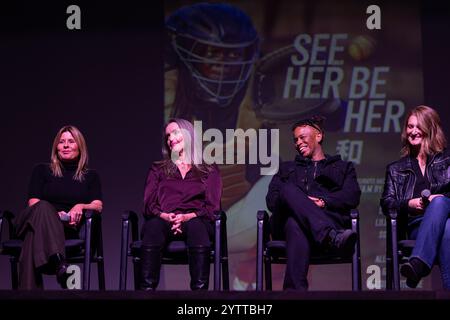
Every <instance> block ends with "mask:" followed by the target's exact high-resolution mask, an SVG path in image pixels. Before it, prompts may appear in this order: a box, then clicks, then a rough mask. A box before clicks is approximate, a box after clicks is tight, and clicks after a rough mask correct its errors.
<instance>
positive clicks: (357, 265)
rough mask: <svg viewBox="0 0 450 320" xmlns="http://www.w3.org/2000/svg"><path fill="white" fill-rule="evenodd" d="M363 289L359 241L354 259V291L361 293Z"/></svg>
mask: <svg viewBox="0 0 450 320" xmlns="http://www.w3.org/2000/svg"><path fill="white" fill-rule="evenodd" d="M361 289H362V287H361V256H360V250H359V241H358V242H357V243H356V244H355V252H354V253H353V257H352V291H361Z"/></svg>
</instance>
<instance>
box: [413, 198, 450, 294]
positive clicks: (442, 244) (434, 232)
mask: <svg viewBox="0 0 450 320" xmlns="http://www.w3.org/2000/svg"><path fill="white" fill-rule="evenodd" d="M449 214H450V199H449V198H447V197H437V198H434V199H433V200H432V201H431V203H430V204H429V205H428V207H427V208H426V210H425V213H424V214H423V216H420V217H417V218H416V219H414V220H413V221H411V222H410V224H409V226H410V228H412V232H411V233H410V237H411V239H416V245H415V247H414V249H413V252H412V254H411V258H412V257H416V258H419V259H420V260H422V261H423V262H425V263H426V264H427V265H428V267H430V270H431V268H432V267H433V264H434V262H435V261H436V259H437V260H438V261H439V267H440V270H441V278H442V285H443V287H444V288H445V289H450V219H449ZM417 224H420V225H419V226H418V227H416V228H414V226H416V225H417Z"/></svg>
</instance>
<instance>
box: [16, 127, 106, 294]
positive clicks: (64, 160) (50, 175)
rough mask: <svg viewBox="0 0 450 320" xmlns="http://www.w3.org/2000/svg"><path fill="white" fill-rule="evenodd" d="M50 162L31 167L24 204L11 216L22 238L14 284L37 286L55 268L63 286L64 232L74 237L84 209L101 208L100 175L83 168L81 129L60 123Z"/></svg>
mask: <svg viewBox="0 0 450 320" xmlns="http://www.w3.org/2000/svg"><path fill="white" fill-rule="evenodd" d="M50 161H51V163H50V164H48V163H42V164H38V165H36V166H35V167H34V169H33V173H32V175H31V180H30V183H29V190H28V207H27V208H26V209H25V210H23V211H22V212H20V213H19V214H18V215H17V217H16V218H15V220H14V225H15V228H16V233H17V235H18V236H19V237H20V238H22V239H23V246H22V251H21V254H20V257H19V288H20V289H28V290H30V289H38V288H42V273H43V272H46V273H48V272H50V273H55V274H56V276H57V280H58V282H59V283H60V285H61V286H62V287H63V288H65V287H66V280H67V273H66V270H67V267H68V265H67V263H66V262H65V258H64V251H65V246H64V242H65V239H66V238H78V237H79V236H78V232H79V229H80V228H79V227H80V222H81V221H82V217H83V211H84V210H95V211H98V212H100V211H101V210H102V206H103V203H102V193H101V184H100V178H99V176H98V174H97V172H96V171H94V170H91V169H88V166H87V165H88V151H87V146H86V141H85V139H84V137H83V134H82V133H81V132H80V130H78V129H77V128H76V127H74V126H70V125H69V126H64V127H62V128H61V129H60V130H59V131H58V133H57V134H56V136H55V139H54V141H53V146H52V151H51V156H50Z"/></svg>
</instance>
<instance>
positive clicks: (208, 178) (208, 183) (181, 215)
mask: <svg viewBox="0 0 450 320" xmlns="http://www.w3.org/2000/svg"><path fill="white" fill-rule="evenodd" d="M164 137H165V138H164V143H163V155H164V158H165V159H164V160H162V161H157V162H155V163H154V164H153V165H152V167H151V169H150V171H149V173H148V176H147V182H146V186H145V195H144V217H145V223H144V226H143V230H142V232H143V237H142V254H141V263H142V265H141V266H142V272H141V281H140V288H141V289H142V290H155V289H156V287H157V286H158V282H159V274H160V268H161V252H162V250H163V248H164V246H165V245H166V244H167V243H168V241H171V240H175V239H181V240H185V241H186V243H187V246H188V255H189V273H190V276H191V283H190V287H191V289H192V290H207V289H208V282H209V264H210V261H209V254H210V246H211V238H212V236H213V233H214V228H213V224H212V221H213V220H214V211H216V210H219V209H220V198H221V194H222V181H221V178H220V173H219V170H218V168H217V166H215V165H206V164H196V163H198V162H201V161H197V159H198V160H200V159H201V152H202V148H201V146H196V147H195V148H194V142H193V141H194V139H193V137H194V128H193V126H192V124H191V123H190V122H189V121H187V120H184V119H171V120H170V121H169V123H168V124H167V125H166V127H165V135H164ZM191 142H192V143H191ZM194 159H195V161H194Z"/></svg>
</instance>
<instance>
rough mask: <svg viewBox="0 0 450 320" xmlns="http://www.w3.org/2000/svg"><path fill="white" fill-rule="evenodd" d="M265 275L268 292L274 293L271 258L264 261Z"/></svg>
mask: <svg viewBox="0 0 450 320" xmlns="http://www.w3.org/2000/svg"><path fill="white" fill-rule="evenodd" d="M264 267H265V268H264V269H265V270H264V271H265V272H264V274H265V279H266V290H268V291H272V264H271V262H270V258H268V257H265V259H264Z"/></svg>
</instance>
